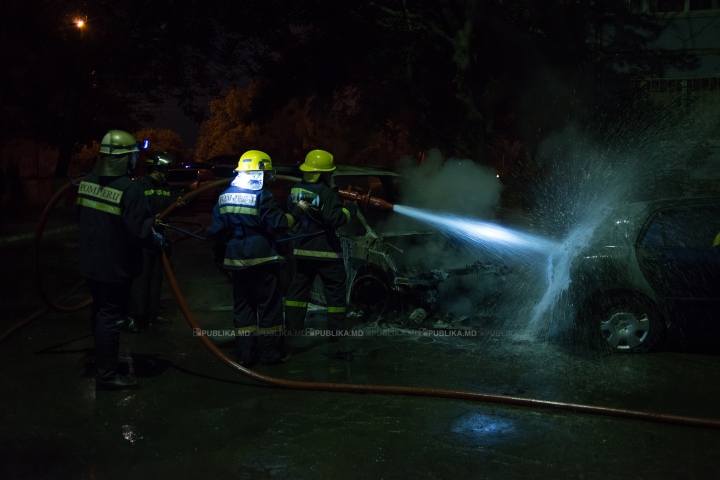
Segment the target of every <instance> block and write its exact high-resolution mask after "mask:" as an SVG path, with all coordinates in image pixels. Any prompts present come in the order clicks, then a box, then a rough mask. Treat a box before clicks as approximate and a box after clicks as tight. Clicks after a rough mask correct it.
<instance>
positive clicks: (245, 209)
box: [220, 206, 258, 215]
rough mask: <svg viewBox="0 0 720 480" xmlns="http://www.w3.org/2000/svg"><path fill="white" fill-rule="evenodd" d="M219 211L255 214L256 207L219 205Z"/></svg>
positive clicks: (256, 211)
mask: <svg viewBox="0 0 720 480" xmlns="http://www.w3.org/2000/svg"><path fill="white" fill-rule="evenodd" d="M220 213H244V214H245V215H257V214H258V209H257V208H248V207H234V206H227V207H220Z"/></svg>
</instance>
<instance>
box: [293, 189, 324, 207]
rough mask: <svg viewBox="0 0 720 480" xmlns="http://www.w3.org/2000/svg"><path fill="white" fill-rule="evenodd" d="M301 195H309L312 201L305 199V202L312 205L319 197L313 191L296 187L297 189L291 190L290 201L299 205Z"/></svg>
mask: <svg viewBox="0 0 720 480" xmlns="http://www.w3.org/2000/svg"><path fill="white" fill-rule="evenodd" d="M301 193H302V194H303V195H307V196H308V197H309V198H311V199H312V200H309V199H307V198H305V199H303V200H306V201H308V203H312V202H313V200H315V199H316V198H317V197H318V194H317V193H315V192H313V191H312V190H305V189H304V188H300V187H295V188H291V189H290V200H291V201H292V202H293V203H297V202H298V196H299V195H300V194H301Z"/></svg>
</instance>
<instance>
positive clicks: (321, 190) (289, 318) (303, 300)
mask: <svg viewBox="0 0 720 480" xmlns="http://www.w3.org/2000/svg"><path fill="white" fill-rule="evenodd" d="M300 170H301V171H302V172H303V180H302V181H301V182H299V183H297V184H295V186H294V187H293V188H292V190H291V191H290V196H289V197H288V206H289V208H293V207H294V206H295V205H297V203H298V202H299V201H302V200H305V201H307V203H309V204H310V208H308V209H307V211H306V212H305V213H304V214H303V216H302V217H301V218H300V222H299V225H298V228H299V230H300V232H299V233H300V234H301V235H304V234H308V236H307V237H305V238H300V239H298V240H297V241H296V243H295V249H294V251H293V253H294V254H295V259H296V271H295V277H294V278H293V280H292V282H291V284H290V288H289V289H288V293H287V297H286V300H285V325H286V327H287V328H288V329H289V330H294V331H297V330H302V329H304V328H305V313H306V310H307V304H308V300H309V299H310V289H311V287H312V284H313V282H314V281H315V277H316V276H318V275H319V276H320V279H321V280H322V282H323V284H324V285H325V298H326V299H327V322H328V330H330V332H331V337H330V339H331V341H336V340H338V335H339V334H340V332H341V331H342V330H344V329H345V328H346V325H345V310H346V296H347V278H346V277H347V275H346V272H345V263H344V262H343V254H342V246H341V244H340V239H339V237H338V235H337V233H336V229H338V228H340V227H341V226H343V225H345V224H346V223H347V222H349V221H350V220H351V219H352V217H354V216H355V215H356V214H357V205H355V204H354V203H352V202H349V203H348V204H347V205H343V202H342V200H341V199H340V196H339V195H338V194H337V190H336V189H335V188H333V187H332V186H331V180H332V174H333V171H334V170H335V163H334V161H333V156H332V155H331V154H330V153H328V152H326V151H325V150H313V151H311V152H310V153H308V154H307V156H306V157H305V163H303V164H302V165H300ZM313 233H316V234H317V235H314V236H311V235H309V234H313Z"/></svg>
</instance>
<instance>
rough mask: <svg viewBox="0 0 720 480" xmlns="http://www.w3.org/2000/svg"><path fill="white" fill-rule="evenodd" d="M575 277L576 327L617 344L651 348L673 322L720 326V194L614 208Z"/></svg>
mask: <svg viewBox="0 0 720 480" xmlns="http://www.w3.org/2000/svg"><path fill="white" fill-rule="evenodd" d="M571 279H572V283H571V284H570V289H569V291H568V295H569V303H570V304H571V305H573V306H574V307H575V308H576V312H577V317H576V323H575V325H576V328H580V329H581V330H583V332H584V336H585V338H590V339H594V340H595V342H596V344H599V345H603V346H605V348H610V349H612V350H613V351H619V352H645V351H648V350H651V349H652V348H653V347H657V346H658V345H660V344H661V343H662V342H663V340H664V339H665V338H666V336H667V333H668V331H669V328H670V327H672V328H673V329H677V331H678V332H679V333H681V334H683V335H685V334H687V333H691V332H697V333H720V332H719V331H720V322H719V321H718V312H720V198H693V199H672V200H663V201H654V202H643V203H633V204H628V205H624V206H622V207H619V208H616V209H613V210H612V211H611V212H610V213H609V215H608V216H607V218H606V220H605V221H604V223H603V224H602V225H600V226H599V227H598V228H597V229H596V230H595V233H594V236H593V239H592V242H591V244H590V246H589V247H588V248H586V249H584V250H583V252H582V253H581V254H580V255H579V256H578V257H577V258H576V259H575V261H574V263H573V265H572V268H571Z"/></svg>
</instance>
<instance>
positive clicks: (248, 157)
mask: <svg viewBox="0 0 720 480" xmlns="http://www.w3.org/2000/svg"><path fill="white" fill-rule="evenodd" d="M272 169H273V166H272V160H270V155H268V154H267V153H265V152H261V151H260V150H250V151H248V152H245V153H243V154H242V155H240V160H238V166H237V168H236V169H235V171H236V172H251V171H254V170H263V171H265V170H272Z"/></svg>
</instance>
